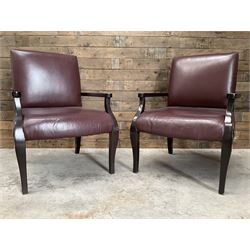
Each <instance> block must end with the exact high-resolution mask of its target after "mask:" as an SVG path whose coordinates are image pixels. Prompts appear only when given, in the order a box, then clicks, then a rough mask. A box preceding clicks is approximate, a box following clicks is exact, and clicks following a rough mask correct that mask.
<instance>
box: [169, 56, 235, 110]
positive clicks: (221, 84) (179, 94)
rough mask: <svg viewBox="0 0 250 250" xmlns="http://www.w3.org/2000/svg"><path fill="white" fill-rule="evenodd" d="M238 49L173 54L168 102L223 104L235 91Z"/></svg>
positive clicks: (210, 105)
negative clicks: (198, 53) (220, 52)
mask: <svg viewBox="0 0 250 250" xmlns="http://www.w3.org/2000/svg"><path fill="white" fill-rule="evenodd" d="M238 58H239V55H238V53H230V54H213V55H197V56H183V57H175V58H174V59H173V61H172V68H171V73H170V84H169V91H168V93H169V97H168V105H169V106H189V107H214V108H225V107H226V105H227V98H226V95H227V93H230V92H235V88H236V80H237V68H238Z"/></svg>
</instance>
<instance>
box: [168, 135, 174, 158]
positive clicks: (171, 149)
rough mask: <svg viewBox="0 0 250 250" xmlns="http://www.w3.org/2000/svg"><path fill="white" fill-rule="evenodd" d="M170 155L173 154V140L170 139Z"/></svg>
mask: <svg viewBox="0 0 250 250" xmlns="http://www.w3.org/2000/svg"><path fill="white" fill-rule="evenodd" d="M167 141H168V153H169V154H171V155H172V154H173V138H168V139H167Z"/></svg>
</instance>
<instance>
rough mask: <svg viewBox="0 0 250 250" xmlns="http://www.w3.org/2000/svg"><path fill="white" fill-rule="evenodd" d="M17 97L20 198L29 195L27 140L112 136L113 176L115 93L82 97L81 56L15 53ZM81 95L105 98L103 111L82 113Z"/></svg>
mask: <svg viewBox="0 0 250 250" xmlns="http://www.w3.org/2000/svg"><path fill="white" fill-rule="evenodd" d="M11 59H12V74H13V92H12V95H13V98H14V103H15V109H16V116H15V123H14V129H13V136H14V141H15V150H16V156H17V161H18V165H19V170H20V176H21V185H22V193H23V194H26V193H28V185H27V171H26V146H25V141H28V140H42V139H58V138H68V137H75V153H76V154H78V153H79V151H80V144H81V136H87V135H94V134H101V133H109V173H110V174H113V173H114V171H115V170H114V159H115V152H116V147H117V143H118V136H119V129H118V125H117V121H116V119H115V117H114V115H113V113H112V111H111V108H110V99H111V97H112V94H107V93H86V92H81V86H80V76H79V68H78V62H77V57H76V56H72V55H63V54H57V53H47V52H36V51H22V50H12V51H11ZM81 96H92V97H102V98H104V108H105V111H104V110H103V111H101V110H94V109H84V108H83V107H82V103H81Z"/></svg>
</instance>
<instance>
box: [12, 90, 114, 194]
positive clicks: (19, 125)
mask: <svg viewBox="0 0 250 250" xmlns="http://www.w3.org/2000/svg"><path fill="white" fill-rule="evenodd" d="M12 96H13V99H14V106H15V110H16V115H15V120H14V128H13V137H14V142H15V151H16V156H17V162H18V167H19V172H20V177H21V187H22V193H23V194H27V193H28V182H27V167H26V142H25V136H24V131H23V114H22V106H21V100H20V99H21V92H19V91H17V90H13V91H12ZM81 96H90V97H102V98H104V108H105V112H106V113H108V114H109V115H110V116H111V118H112V120H113V124H114V125H113V128H112V132H110V133H109V173H110V174H114V173H115V164H114V162H115V153H116V148H117V144H118V139H119V127H118V124H117V121H116V119H115V116H114V114H113V112H112V110H111V107H110V99H111V98H112V94H111V93H90V92H81ZM80 146H81V136H78V137H75V153H76V154H79V152H80Z"/></svg>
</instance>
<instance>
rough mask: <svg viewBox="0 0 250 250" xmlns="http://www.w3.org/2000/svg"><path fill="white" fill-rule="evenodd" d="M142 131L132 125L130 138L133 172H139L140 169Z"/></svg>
mask: <svg viewBox="0 0 250 250" xmlns="http://www.w3.org/2000/svg"><path fill="white" fill-rule="evenodd" d="M139 138H140V133H139V131H138V130H137V129H136V128H135V127H134V126H133V125H132V126H131V128H130V140H131V144H132V150H133V172H134V173H138V171H139V152H140V140H139Z"/></svg>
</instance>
